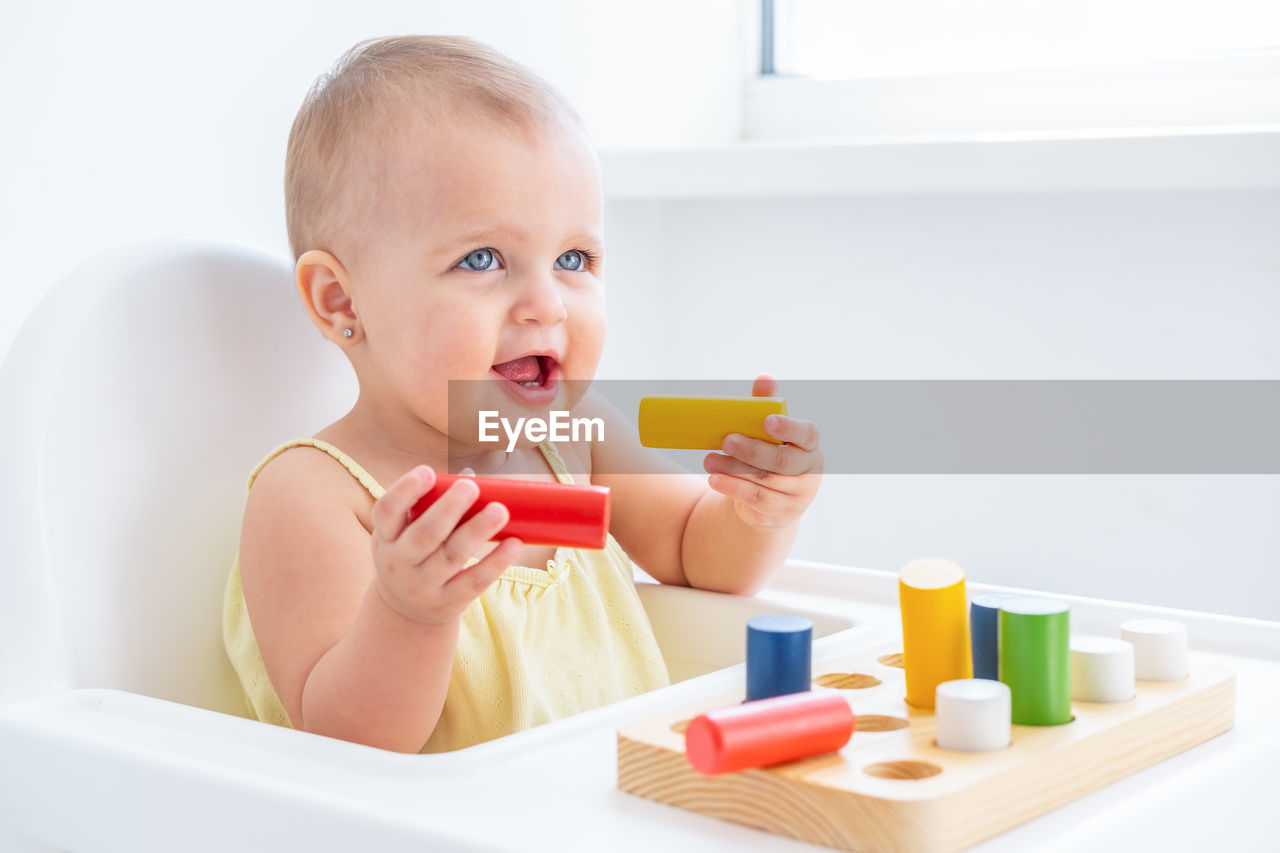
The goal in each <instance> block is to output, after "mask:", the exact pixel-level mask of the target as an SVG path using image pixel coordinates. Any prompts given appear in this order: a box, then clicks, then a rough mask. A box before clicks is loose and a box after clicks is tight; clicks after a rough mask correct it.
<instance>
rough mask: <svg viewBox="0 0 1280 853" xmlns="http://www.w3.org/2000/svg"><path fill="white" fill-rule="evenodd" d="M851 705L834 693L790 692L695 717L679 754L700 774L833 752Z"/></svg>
mask: <svg viewBox="0 0 1280 853" xmlns="http://www.w3.org/2000/svg"><path fill="white" fill-rule="evenodd" d="M854 726H855V723H854V718H853V710H852V709H851V708H850V707H849V703H848V702H846V701H845V699H844V697H843V696H841V695H840V694H839V693H792V694H790V695H788V696H775V697H773V698H772V699H759V700H757V701H754V702H744V703H742V704H741V705H736V706H734V707H732V708H721V709H719V710H716V711H708V712H707V713H705V714H703V715H701V716H699V717H695V718H694V719H693V721H692V722H691V723H689V727H688V728H687V729H685V733H684V743H685V754H686V755H687V756H688V757H689V763H690V764H692V765H693V767H694V769H695V770H697V771H698V772H699V773H702V774H704V775H706V776H713V775H716V774H718V773H732V772H733V771H735V770H745V769H746V768H748V767H768V766H769V765H771V764H781V763H782V762H784V761H795V760H797V759H800V758H807V757H809V756H811V755H820V754H821V753H824V752H833V751H835V750H837V749H839V748H840V747H842V746H844V745H845V744H846V743H848V742H849V738H850V737H852V736H853V729H854Z"/></svg>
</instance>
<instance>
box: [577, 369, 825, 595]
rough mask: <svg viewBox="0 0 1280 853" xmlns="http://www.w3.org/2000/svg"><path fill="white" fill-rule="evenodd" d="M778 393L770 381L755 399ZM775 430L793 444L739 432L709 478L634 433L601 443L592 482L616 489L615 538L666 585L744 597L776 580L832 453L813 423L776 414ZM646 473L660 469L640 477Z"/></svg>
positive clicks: (712, 459)
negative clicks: (825, 457) (687, 470)
mask: <svg viewBox="0 0 1280 853" xmlns="http://www.w3.org/2000/svg"><path fill="white" fill-rule="evenodd" d="M776 388H777V383H776V380H774V379H773V378H772V377H760V378H759V379H757V380H756V382H755V385H754V387H753V389H752V394H753V395H754V396H764V397H768V396H773V395H774V393H775V392H776ZM591 405H600V406H603V407H605V408H608V406H607V404H605V403H603V402H602V401H593V402H592V403H591ZM774 419H776V420H774ZM609 420H610V421H612V422H617V421H618V418H617V417H616V416H615V417H613V418H611V419H609ZM607 422H608V421H607ZM771 424H775V425H773V426H771ZM765 428H766V431H767V432H769V434H770V435H772V436H773V437H775V438H777V439H779V440H781V441H785V442H788V444H785V445H775V444H771V443H769V442H765V441H759V440H756V439H750V438H747V437H745V436H741V435H739V436H733V437H731V438H730V439H727V440H726V446H725V448H724V450H725V454H726V455H720V454H710V455H708V457H707V459H706V460H705V463H704V465H705V468H706V470H707V471H708V473H709V474H710V477H709V478H708V480H706V481H703V480H702V479H701V478H698V477H695V476H692V475H688V474H680V473H676V472H678V471H679V470H680V469H678V468H676V467H675V466H674V465H673V464H672V463H670V462H668V461H667V460H665V459H663V458H662V456H661V455H660V454H658V453H656V452H655V451H653V450H650V449H648V448H645V447H642V446H641V445H640V441H639V438H638V436H636V434H635V431H634V429H631V430H629V431H628V433H627V435H626V436H625V437H624V436H620V435H618V434H617V433H614V434H612V435H610V436H609V440H608V441H607V442H605V443H603V444H599V445H594V446H593V448H592V451H593V453H592V466H593V472H592V481H593V482H596V483H599V484H600V485H605V486H609V487H610V488H611V489H612V490H613V507H614V509H613V529H614V535H615V536H616V537H617V538H618V540H619V541H620V542H621V543H622V545H623V547H624V548H625V549H626V550H627V551H628V553H630V554H631V556H632V558H633V559H634V560H635V561H636V563H637V564H639V565H640V567H641V568H643V569H644V570H645V571H646V572H648V573H649V574H650V575H652V576H653V577H654V578H656V579H657V580H659V581H662V582H663V583H675V584H683V585H688V586H695V587H698V588H701V589H710V590H716V591H719V592H730V593H737V594H742V595H750V594H754V593H755V592H757V591H758V590H760V589H761V588H762V587H764V586H765V585H766V584H767V583H768V582H769V580H770V578H772V577H773V575H774V574H776V572H777V571H778V569H780V568H781V567H782V564H783V563H784V562H785V561H786V557H787V554H788V553H789V552H790V550H791V545H792V544H793V543H794V541H795V536H796V530H797V526H798V522H799V518H800V515H801V514H802V513H803V512H804V510H805V508H806V507H808V505H809V504H810V503H811V502H812V500H813V497H814V495H815V494H816V493H817V490H818V481H819V478H820V474H821V472H822V452H821V450H820V449H819V447H818V430H817V427H816V426H814V425H813V424H812V423H810V422H808V421H803V420H799V419H796V418H789V417H784V416H777V415H775V416H771V418H770V420H769V421H767V422H766V427H765ZM639 471H648V472H650V473H647V474H635V473H631V472H639ZM616 472H627V473H616ZM655 475H665V476H655Z"/></svg>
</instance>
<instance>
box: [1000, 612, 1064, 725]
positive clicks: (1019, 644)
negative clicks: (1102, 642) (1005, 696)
mask: <svg viewBox="0 0 1280 853" xmlns="http://www.w3.org/2000/svg"><path fill="white" fill-rule="evenodd" d="M1070 617H1071V610H1070V608H1069V607H1068V605H1066V604H1065V603H1063V602H1061V601H1053V600H1050V599H1044V598H1014V599H1010V600H1008V601H1005V602H1002V603H1001V605H1000V638H999V642H1000V680H1001V681H1003V682H1004V683H1005V684H1007V685H1009V692H1010V694H1011V698H1012V701H1013V708H1012V710H1013V722H1015V723H1017V724H1019V725H1023V726H1059V725H1062V724H1063V723H1069V722H1071V719H1072V718H1071V642H1070V634H1071V618H1070Z"/></svg>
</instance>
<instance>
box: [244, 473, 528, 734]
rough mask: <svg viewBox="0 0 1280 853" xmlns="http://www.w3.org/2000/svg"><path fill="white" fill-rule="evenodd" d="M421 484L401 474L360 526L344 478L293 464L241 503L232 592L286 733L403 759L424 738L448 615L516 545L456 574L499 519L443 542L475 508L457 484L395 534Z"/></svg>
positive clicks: (448, 638) (491, 511) (447, 639)
mask: <svg viewBox="0 0 1280 853" xmlns="http://www.w3.org/2000/svg"><path fill="white" fill-rule="evenodd" d="M432 482H434V474H433V473H431V471H430V469H427V468H421V467H420V468H417V469H415V470H413V471H410V472H409V473H408V474H405V475H404V476H403V477H401V478H400V479H399V480H397V481H396V482H395V484H393V485H392V486H391V488H389V489H388V490H387V492H386V494H385V495H384V496H383V497H382V498H381V499H380V500H379V501H378V502H377V503H375V504H374V505H373V508H372V511H371V512H368V511H367V510H368V503H369V498H368V496H367V494H365V493H364V492H363V490H361V489H360V487H359V486H358V485H357V484H356V483H355V481H354V480H352V479H351V478H350V476H349V475H348V474H347V473H346V472H345V471H344V470H342V469H341V468H340V467H338V466H336V465H334V464H333V463H332V460H330V459H329V458H328V457H327V456H320V455H319V454H308V453H304V452H302V451H295V452H293V453H286V454H282V455H281V456H279V457H277V458H276V459H275V460H273V461H272V463H271V464H269V465H268V466H267V467H266V468H264V469H263V471H262V473H261V474H260V475H259V476H258V479H257V481H256V482H255V483H254V487H253V489H251V490H250V493H249V502H248V505H247V507H246V510H245V523H244V529H243V532H242V535H241V553H240V569H241V579H242V582H243V584H244V589H245V598H246V603H247V605H248V607H249V614H250V619H251V621H252V624H253V629H254V634H255V636H256V638H257V641H258V647H259V650H260V651H261V652H262V658H263V662H264V664H265V665H266V668H267V673H268V675H269V676H270V678H271V682H272V685H273V686H274V687H275V689H276V693H277V694H278V695H279V697H280V700H281V702H282V703H283V704H284V707H285V710H286V712H287V713H288V714H289V719H290V721H291V722H292V723H293V725H294V727H295V728H299V729H304V730H306V731H311V732H316V733H318V734H324V735H329V736H331V737H337V738H342V739H344V740H351V741H356V742H358V743H364V744H368V745H370V746H378V747H382V748H385V749H394V750H398V751H402V752H417V751H418V750H419V749H420V748H421V747H422V744H423V743H425V742H426V740H427V738H428V737H429V736H430V734H431V732H432V731H433V730H434V729H435V725H436V722H437V720H438V719H439V716H440V711H441V709H442V708H443V706H444V698H445V694H446V692H447V690H448V685H449V672H450V669H451V667H452V662H453V654H454V650H455V647H456V644H457V636H458V624H459V619H460V614H461V612H462V610H463V609H465V607H466V605H467V604H468V603H470V601H471V600H472V599H474V598H475V597H476V596H477V595H479V594H480V593H481V592H483V591H484V589H485V588H486V587H487V586H488V585H489V584H490V583H491V582H492V581H493V580H494V579H495V578H497V576H498V575H499V574H501V573H502V571H503V570H504V569H505V568H506V566H507V564H509V563H510V561H511V560H512V559H513V558H514V556H515V554H516V553H517V552H518V551H519V547H520V543H519V541H518V540H510V539H509V540H506V541H504V542H503V543H502V544H500V545H499V546H498V547H497V548H495V549H494V550H493V551H492V552H491V553H490V554H489V555H488V556H487V557H485V558H484V559H483V560H481V561H480V562H479V563H477V564H476V565H474V566H472V567H471V568H469V569H465V570H464V569H463V566H464V565H465V561H466V559H467V558H468V556H470V555H471V554H476V553H482V552H483V551H484V550H485V549H486V547H487V543H488V541H489V539H490V538H491V537H492V536H493V535H494V534H496V533H497V532H498V531H499V530H500V529H501V528H502V527H503V526H504V525H505V524H506V522H507V519H508V514H507V511H506V509H505V508H504V507H502V506H501V505H491V506H490V507H487V508H486V509H485V511H484V512H481V513H479V514H478V515H477V516H476V517H474V518H472V519H470V520H469V521H467V522H466V523H465V524H463V525H461V526H460V527H458V529H457V530H454V526H455V525H456V524H457V522H458V520H459V519H460V518H461V517H462V514H463V513H464V512H465V511H466V509H467V508H468V507H470V506H471V504H472V503H474V502H475V499H476V497H477V496H478V494H479V489H478V487H477V486H476V485H475V484H474V483H472V482H470V481H466V480H461V481H459V482H458V483H457V484H455V485H454V486H453V487H452V488H451V489H450V490H449V491H448V492H446V493H445V495H444V496H443V497H441V498H440V500H438V501H436V503H435V504H433V505H432V506H431V507H430V508H429V509H428V510H427V511H426V512H424V513H423V514H422V515H421V516H419V517H418V518H417V519H415V520H414V521H413V522H412V523H410V524H408V525H406V524H405V517H406V513H407V512H408V510H409V508H410V507H412V506H413V505H414V503H415V502H416V501H417V499H418V498H420V497H421V496H422V495H423V494H425V493H426V492H427V490H428V489H429V488H430V486H431V484H432ZM362 515H363V516H364V517H363V518H362ZM366 524H367V525H369V527H372V530H370V529H369V527H367V526H366Z"/></svg>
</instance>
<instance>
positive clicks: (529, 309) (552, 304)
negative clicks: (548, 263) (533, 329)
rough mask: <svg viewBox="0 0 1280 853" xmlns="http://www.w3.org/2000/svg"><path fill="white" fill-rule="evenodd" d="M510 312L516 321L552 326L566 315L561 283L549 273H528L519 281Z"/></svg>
mask: <svg viewBox="0 0 1280 853" xmlns="http://www.w3.org/2000/svg"><path fill="white" fill-rule="evenodd" d="M517 293H518V296H517V297H516V302H515V304H514V305H513V306H512V312H513V314H514V317H515V320H516V322H518V323H537V324H538V325H543V326H552V325H555V324H556V323H559V322H561V321H563V320H564V319H565V318H566V317H567V316H568V313H569V312H568V310H567V309H566V308H565V304H564V298H563V294H562V292H561V285H560V283H559V282H557V281H556V280H555V277H554V276H552V275H550V274H529V275H526V276H525V277H524V278H523V280H522V281H521V282H520V285H519V288H518V290H517Z"/></svg>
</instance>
